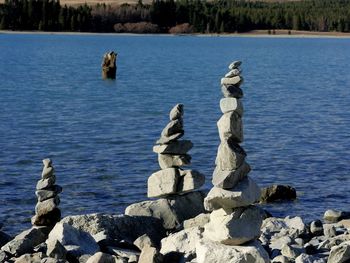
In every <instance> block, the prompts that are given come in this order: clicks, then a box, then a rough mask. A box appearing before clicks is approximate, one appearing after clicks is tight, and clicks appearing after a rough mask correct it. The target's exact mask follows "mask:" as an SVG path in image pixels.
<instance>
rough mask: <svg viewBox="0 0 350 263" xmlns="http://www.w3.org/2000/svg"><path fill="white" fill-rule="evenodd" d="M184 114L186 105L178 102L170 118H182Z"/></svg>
mask: <svg viewBox="0 0 350 263" xmlns="http://www.w3.org/2000/svg"><path fill="white" fill-rule="evenodd" d="M183 114H184V105H183V104H176V105H175V106H174V108H172V109H171V111H170V114H169V118H170V120H176V119H180V118H182V116H183Z"/></svg>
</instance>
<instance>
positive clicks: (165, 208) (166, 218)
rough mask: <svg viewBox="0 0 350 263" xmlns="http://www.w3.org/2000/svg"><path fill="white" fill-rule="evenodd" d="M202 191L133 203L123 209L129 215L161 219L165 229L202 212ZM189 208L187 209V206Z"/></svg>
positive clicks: (176, 225) (171, 227) (172, 227)
mask: <svg viewBox="0 0 350 263" xmlns="http://www.w3.org/2000/svg"><path fill="white" fill-rule="evenodd" d="M204 196H205V194H204V193H203V192H200V191H197V192H191V193H187V194H184V195H176V196H169V197H167V198H166V199H165V198H161V199H158V200H152V201H144V202H140V203H135V204H132V205H130V206H128V207H127V208H126V209H125V214H126V215H130V216H146V217H154V218H158V219H161V220H162V222H163V226H164V228H165V229H174V228H176V227H178V226H179V225H181V224H182V222H183V221H184V220H187V219H190V218H193V217H195V216H197V215H199V214H201V213H204V212H205V210H204V206H203V199H204ZM189 207H190V208H191V209H188V208H189Z"/></svg>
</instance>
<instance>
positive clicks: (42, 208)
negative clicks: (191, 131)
mask: <svg viewBox="0 0 350 263" xmlns="http://www.w3.org/2000/svg"><path fill="white" fill-rule="evenodd" d="M59 203H60V198H59V197H58V196H55V197H53V198H50V199H47V200H45V201H42V202H38V203H37V204H36V206H35V215H36V216H37V217H40V216H42V215H46V214H48V213H49V212H52V211H53V210H54V209H55V208H57V206H58V205H59Z"/></svg>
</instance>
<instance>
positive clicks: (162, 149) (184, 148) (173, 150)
mask: <svg viewBox="0 0 350 263" xmlns="http://www.w3.org/2000/svg"><path fill="white" fill-rule="evenodd" d="M192 147H193V143H192V142H191V141H189V140H182V141H174V142H171V143H169V144H162V145H155V146H153V152H155V153H163V154H174V155H181V154H186V153H187V152H188V151H189V150H191V148H192Z"/></svg>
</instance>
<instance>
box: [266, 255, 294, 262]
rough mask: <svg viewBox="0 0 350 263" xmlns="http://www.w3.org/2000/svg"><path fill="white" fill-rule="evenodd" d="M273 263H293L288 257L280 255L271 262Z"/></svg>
mask: <svg viewBox="0 0 350 263" xmlns="http://www.w3.org/2000/svg"><path fill="white" fill-rule="evenodd" d="M271 263H292V261H291V260H289V259H288V258H287V257H285V256H282V255H279V256H277V257H274V258H273V259H272V260H271Z"/></svg>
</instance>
